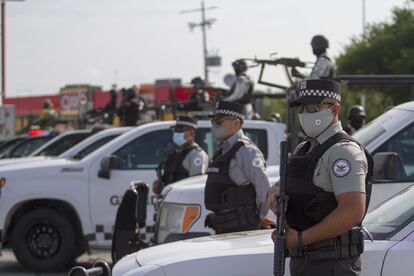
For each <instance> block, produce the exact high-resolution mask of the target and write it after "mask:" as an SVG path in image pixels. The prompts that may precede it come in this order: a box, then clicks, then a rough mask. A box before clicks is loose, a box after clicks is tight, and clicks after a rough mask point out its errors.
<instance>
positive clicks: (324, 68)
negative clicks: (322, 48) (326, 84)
mask: <svg viewBox="0 0 414 276" xmlns="http://www.w3.org/2000/svg"><path fill="white" fill-rule="evenodd" d="M331 66H332V64H331V62H330V61H329V60H327V59H326V58H319V59H318V60H317V61H316V63H315V65H314V66H313V68H312V72H311V74H310V76H309V79H320V78H323V77H327V76H328V75H329V70H330V68H331Z"/></svg>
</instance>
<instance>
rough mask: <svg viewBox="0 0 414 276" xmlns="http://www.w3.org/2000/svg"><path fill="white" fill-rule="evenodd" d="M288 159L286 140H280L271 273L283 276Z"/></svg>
mask: <svg viewBox="0 0 414 276" xmlns="http://www.w3.org/2000/svg"><path fill="white" fill-rule="evenodd" d="M287 159H288V146H287V142H286V141H282V142H280V169H279V172H280V192H279V195H278V196H276V201H277V214H276V215H277V225H276V230H275V231H274V234H276V240H275V242H274V260H273V274H274V275H275V276H283V275H284V274H285V260H286V254H285V251H286V243H285V238H286V236H285V234H286V233H285V226H286V220H285V211H286V205H287V200H288V196H287V195H286V190H285V189H286V169H287V168H286V165H287Z"/></svg>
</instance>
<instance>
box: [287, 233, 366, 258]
mask: <svg viewBox="0 0 414 276" xmlns="http://www.w3.org/2000/svg"><path fill="white" fill-rule="evenodd" d="M363 251H364V238H363V235H362V233H361V229H360V228H359V227H356V228H353V229H352V230H349V231H348V232H346V233H344V234H342V235H341V236H338V237H336V238H333V239H329V240H324V241H320V242H317V243H314V244H311V245H308V246H305V247H303V248H294V249H289V255H290V256H291V257H295V258H306V262H313V261H320V260H339V259H345V258H349V257H355V256H359V255H360V254H361V253H362V252H363Z"/></svg>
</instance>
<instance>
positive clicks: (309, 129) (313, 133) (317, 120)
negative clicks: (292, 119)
mask: <svg viewBox="0 0 414 276" xmlns="http://www.w3.org/2000/svg"><path fill="white" fill-rule="evenodd" d="M332 120H333V113H332V111H331V110H330V109H329V108H326V109H323V110H321V111H318V112H315V113H308V112H302V113H299V121H300V125H301V126H302V129H303V131H305V134H306V135H307V136H309V137H312V138H316V137H318V136H319V135H320V134H321V133H322V132H323V131H324V130H325V129H326V128H327V127H328V126H329V125H330V124H331V123H332Z"/></svg>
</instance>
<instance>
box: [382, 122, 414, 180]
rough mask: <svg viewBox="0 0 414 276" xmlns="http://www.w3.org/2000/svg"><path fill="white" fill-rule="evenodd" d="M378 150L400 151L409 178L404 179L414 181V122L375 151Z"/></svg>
mask: <svg viewBox="0 0 414 276" xmlns="http://www.w3.org/2000/svg"><path fill="white" fill-rule="evenodd" d="M378 152H396V153H398V155H399V156H400V159H401V161H402V163H403V166H404V170H405V173H406V175H407V179H404V181H414V124H411V125H409V126H408V127H406V128H405V129H404V130H402V131H400V132H399V133H397V134H396V135H394V136H393V137H392V138H391V139H389V140H388V141H387V142H385V143H384V144H382V145H381V146H380V147H379V148H378V149H377V150H376V151H375V153H378ZM375 153H374V154H375Z"/></svg>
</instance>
